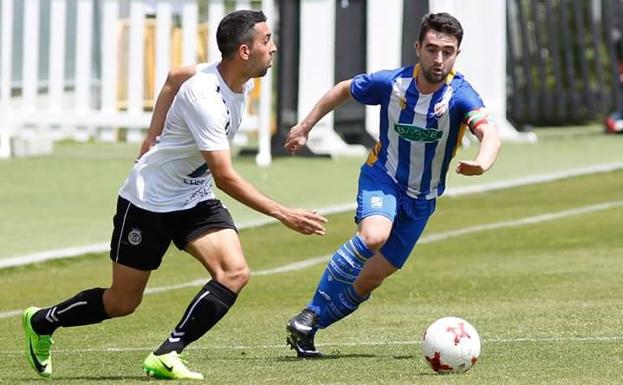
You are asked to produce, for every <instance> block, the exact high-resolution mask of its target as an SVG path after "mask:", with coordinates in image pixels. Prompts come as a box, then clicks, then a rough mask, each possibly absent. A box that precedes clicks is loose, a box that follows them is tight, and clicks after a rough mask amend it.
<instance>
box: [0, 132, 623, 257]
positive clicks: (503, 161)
mask: <svg viewBox="0 0 623 385" xmlns="http://www.w3.org/2000/svg"><path fill="white" fill-rule="evenodd" d="M538 136H539V142H538V143H537V144H514V143H505V144H504V147H503V149H502V152H501V154H500V157H499V159H498V161H497V163H496V165H495V167H494V168H493V169H491V170H490V171H489V172H488V173H487V174H485V175H484V176H482V177H478V178H466V177H462V176H458V175H456V174H454V173H452V172H451V173H449V175H448V185H449V187H450V188H455V187H460V186H467V185H474V184H479V183H486V182H492V181H504V180H511V179H515V178H520V177H526V176H529V175H535V174H546V173H551V172H556V171H560V170H568V169H575V168H581V167H586V166H590V165H595V164H604V163H613V162H619V163H620V162H623V152H622V151H621V148H623V135H604V134H602V132H601V128H600V127H598V126H589V127H576V128H564V129H556V128H550V129H541V130H539V131H538ZM475 151H476V146H472V147H470V148H466V149H461V150H460V151H459V153H458V154H457V157H456V159H470V158H472V157H473V156H474V153H475ZM136 153H137V145H136V144H124V143H117V144H105V143H82V144H78V143H58V144H57V145H56V148H55V152H54V154H53V155H51V156H45V157H39V158H28V159H11V160H4V161H0V175H1V176H2V188H0V213H2V221H0V244H1V245H2V250H0V258H6V257H12V256H19V255H24V254H28V253H35V252H41V251H46V250H50V249H60V248H66V247H74V246H82V245H86V244H91V243H105V242H108V240H109V237H110V233H111V230H112V221H111V218H112V215H113V212H114V208H115V200H116V193H117V191H118V189H119V187H120V186H121V183H122V182H123V180H124V179H125V177H126V176H127V173H128V171H129V169H130V167H131V166H132V162H133V160H134V157H135V156H136ZM362 162H363V159H360V158H339V159H333V160H332V159H327V158H314V159H310V158H298V157H297V158H292V157H286V158H275V159H274V162H273V164H272V165H271V167H269V168H258V167H257V166H255V164H254V160H253V158H252V157H237V158H236V159H235V160H234V165H235V167H236V169H237V170H238V171H239V172H240V173H241V174H242V175H244V176H245V177H246V178H248V179H249V180H250V181H251V182H253V183H254V184H255V185H257V186H258V187H259V188H260V189H261V190H262V191H264V192H266V193H267V194H268V195H270V196H271V197H274V198H276V199H278V200H280V201H282V202H284V203H286V204H289V205H294V206H300V207H309V208H319V207H327V206H331V205H336V204H343V203H351V202H354V195H355V192H356V180H357V173H358V169H359V166H360V164H361V163H362ZM326 186H330V188H327V187H326ZM219 197H220V198H222V199H223V201H224V202H225V203H226V204H227V205H228V207H230V208H231V211H232V213H233V215H234V218H235V219H236V221H237V222H238V223H245V222H248V221H252V220H256V219H258V218H265V217H262V216H261V215H260V214H258V213H255V212H253V211H252V210H250V209H248V208H245V207H244V206H242V205H240V204H238V203H237V202H235V201H232V200H231V199H229V198H228V197H227V196H226V195H225V194H220V195H219Z"/></svg>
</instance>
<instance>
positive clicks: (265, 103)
mask: <svg viewBox="0 0 623 385" xmlns="http://www.w3.org/2000/svg"><path fill="white" fill-rule="evenodd" d="M262 10H263V12H264V14H265V15H266V19H267V20H268V22H269V23H270V24H272V25H274V23H275V20H273V18H274V15H275V3H274V1H273V0H264V1H262ZM273 31H274V29H273ZM273 38H274V36H273ZM272 78H273V71H272V70H269V71H268V72H267V73H266V75H265V76H264V77H263V78H262V80H261V82H262V89H261V90H260V111H259V121H258V123H259V126H258V140H259V148H258V153H257V155H256V156H255V163H256V164H257V165H258V166H260V167H266V166H268V165H270V163H271V161H272V158H271V153H270V136H271V130H270V127H271V122H272V114H271V111H272V99H273V89H272V84H273V82H272Z"/></svg>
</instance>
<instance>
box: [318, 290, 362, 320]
mask: <svg viewBox="0 0 623 385" xmlns="http://www.w3.org/2000/svg"><path fill="white" fill-rule="evenodd" d="M368 298H370V294H368V295H367V296H365V297H361V296H360V295H359V294H357V292H356V291H355V288H354V287H352V286H349V287H347V288H346V289H345V290H344V291H342V292H340V293H339V294H338V295H337V298H335V299H334V300H333V301H331V302H330V303H329V306H327V307H326V308H325V309H324V311H323V312H322V313H320V316H319V317H318V324H319V326H320V327H321V328H326V327H327V326H329V325H331V324H333V323H335V322H337V321H339V320H341V319H342V318H344V317H346V316H347V315H349V314H350V313H352V312H354V311H355V310H357V308H358V307H359V305H360V304H361V303H362V302H364V301H365V300H367V299H368Z"/></svg>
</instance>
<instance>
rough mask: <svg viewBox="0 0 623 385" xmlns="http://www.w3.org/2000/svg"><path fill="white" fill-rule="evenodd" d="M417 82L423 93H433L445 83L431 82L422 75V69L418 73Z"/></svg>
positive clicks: (419, 89)
mask: <svg viewBox="0 0 623 385" xmlns="http://www.w3.org/2000/svg"><path fill="white" fill-rule="evenodd" d="M415 82H416V84H417V88H418V91H420V93H421V94H432V93H434V92H435V91H437V90H439V89H440V88H441V87H443V85H444V82H439V83H429V82H428V81H427V80H426V78H425V77H424V75H422V72H421V71H420V73H418V74H417V77H416V78H415Z"/></svg>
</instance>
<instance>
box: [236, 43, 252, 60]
mask: <svg viewBox="0 0 623 385" xmlns="http://www.w3.org/2000/svg"><path fill="white" fill-rule="evenodd" d="M238 55H240V57H241V58H242V59H243V60H249V57H250V56H251V48H250V47H249V46H248V45H247V44H246V43H242V44H240V47H238Z"/></svg>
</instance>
